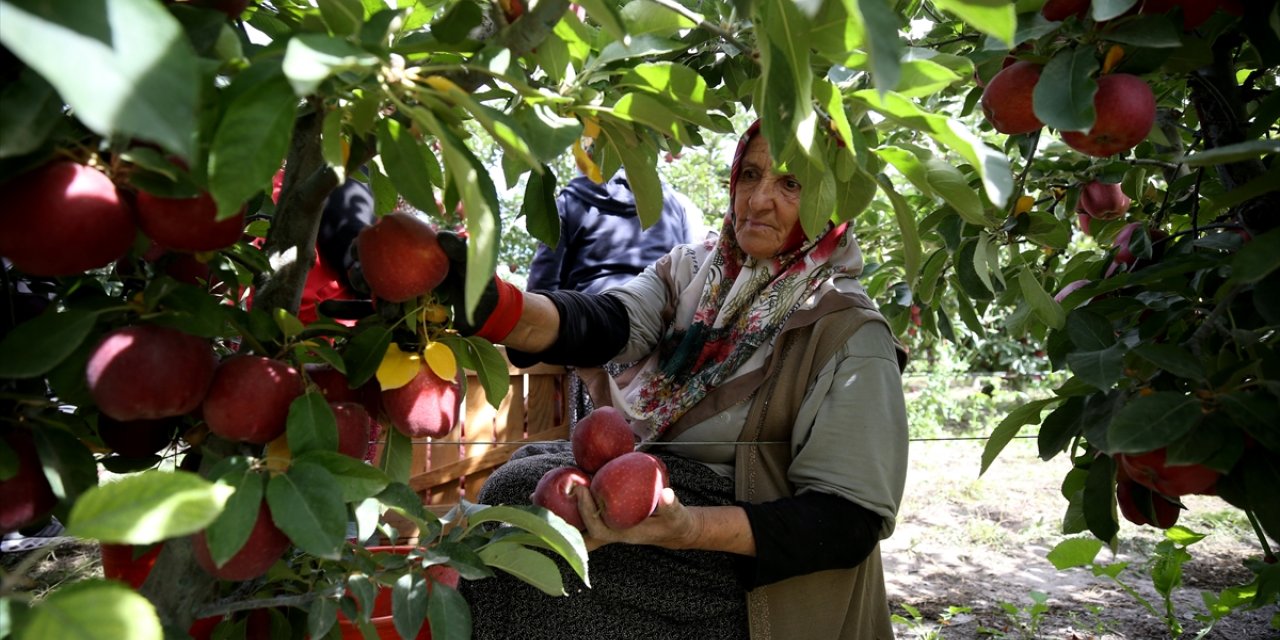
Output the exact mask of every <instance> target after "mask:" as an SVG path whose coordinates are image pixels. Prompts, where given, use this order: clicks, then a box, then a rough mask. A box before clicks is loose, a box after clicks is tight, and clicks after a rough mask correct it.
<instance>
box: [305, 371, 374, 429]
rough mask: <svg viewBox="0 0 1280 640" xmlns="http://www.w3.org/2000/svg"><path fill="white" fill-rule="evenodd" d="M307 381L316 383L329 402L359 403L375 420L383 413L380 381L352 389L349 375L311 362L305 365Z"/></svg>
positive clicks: (370, 380)
mask: <svg viewBox="0 0 1280 640" xmlns="http://www.w3.org/2000/svg"><path fill="white" fill-rule="evenodd" d="M303 371H304V372H305V373H306V375H307V379H308V380H310V381H311V382H314V383H315V385H316V387H317V388H319V389H320V393H321V394H323V395H324V399H325V400H328V401H329V402H359V403H360V404H361V405H362V406H364V410H365V411H367V412H368V413H369V416H370V418H374V417H376V416H377V415H378V413H379V412H381V411H382V397H381V396H382V390H381V389H379V388H378V379H377V378H369V381H368V382H366V383H364V384H363V385H360V386H359V387H357V388H355V389H352V388H351V382H350V381H349V380H348V379H347V374H345V373H343V372H341V371H338V370H337V369H335V368H333V366H332V365H328V364H320V363H317V362H309V363H307V364H305V365H303Z"/></svg>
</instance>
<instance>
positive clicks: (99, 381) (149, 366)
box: [85, 324, 217, 422]
mask: <svg viewBox="0 0 1280 640" xmlns="http://www.w3.org/2000/svg"><path fill="white" fill-rule="evenodd" d="M215 366H217V357H216V356H214V354H213V347H212V346H211V345H210V344H209V341H208V340H205V339H204V338H198V337H196V336H193V335H190V334H186V333H183V332H181V331H178V330H177V329H170V328H168V327H162V326H159V325H149V324H140V325H133V326H128V327H122V328H120V329H116V330H115V331H112V332H110V333H108V334H107V335H105V336H104V337H103V338H102V340H101V341H99V342H98V344H97V346H96V347H94V350H93V353H92V354H90V356H89V362H88V364H87V365H86V366H85V377H86V378H87V379H88V384H89V393H90V395H92V396H93V399H94V402H95V403H97V405H98V409H99V410H100V411H102V413H104V414H106V415H107V416H110V417H111V418H114V419H115V420H119V421H121V422H130V421H133V420H154V419H158V418H168V417H171V416H180V415H183V414H185V413H189V412H191V411H193V410H195V409H196V407H199V406H200V402H201V400H203V399H204V397H205V392H206V391H207V390H208V389H209V383H210V381H211V380H212V379H213V372H214V367H215Z"/></svg>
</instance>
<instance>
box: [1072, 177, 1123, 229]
mask: <svg viewBox="0 0 1280 640" xmlns="http://www.w3.org/2000/svg"><path fill="white" fill-rule="evenodd" d="M1130 204H1133V200H1131V199H1130V198H1129V196H1127V195H1125V194H1124V190H1123V189H1121V188H1120V185H1119V184H1115V183H1110V182H1099V181H1097V180H1094V181H1093V182H1090V183H1089V184H1086V185H1085V186H1084V187H1083V188H1081V189H1080V200H1079V201H1078V202H1077V204H1076V210H1077V211H1083V212H1085V213H1086V214H1088V215H1089V216H1090V217H1092V218H1094V219H1097V220H1115V219H1116V218H1119V217H1121V216H1123V215H1124V214H1125V213H1127V212H1128V211H1129V205H1130Z"/></svg>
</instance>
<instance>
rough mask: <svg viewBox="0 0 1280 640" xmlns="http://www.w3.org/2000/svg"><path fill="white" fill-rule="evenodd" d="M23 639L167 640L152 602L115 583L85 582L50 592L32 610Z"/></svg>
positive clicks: (108, 581) (21, 635) (23, 631)
mask: <svg viewBox="0 0 1280 640" xmlns="http://www.w3.org/2000/svg"><path fill="white" fill-rule="evenodd" d="M19 637H21V638H24V639H26V638H31V639H35V638H75V639H76V640H119V639H120V638H129V640H164V628H163V627H162V626H161V624H160V617H159V616H158V615H157V614H156V609H155V607H154V606H152V604H151V601H150V600H147V599H146V598H144V597H142V595H141V594H139V593H138V592H137V591H134V590H133V589H130V588H129V587H128V586H127V585H125V584H123V583H121V582H117V581H115V580H85V581H82V582H73V583H70V584H66V585H64V586H61V587H59V588H57V589H54V590H52V591H50V592H49V594H48V595H47V596H45V598H44V599H43V600H41V601H40V603H39V604H37V605H36V606H35V607H33V608H32V609H31V613H30V617H29V618H28V619H27V624H26V626H25V628H23V629H22V633H20V634H19Z"/></svg>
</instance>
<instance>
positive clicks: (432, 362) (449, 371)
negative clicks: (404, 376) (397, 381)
mask: <svg viewBox="0 0 1280 640" xmlns="http://www.w3.org/2000/svg"><path fill="white" fill-rule="evenodd" d="M423 354H424V356H425V358H426V361H427V366H429V367H431V371H432V372H433V373H435V374H436V377H438V378H440V379H441V380H453V379H454V378H455V377H457V375H458V359H457V358H455V357H454V355H453V350H452V349H450V348H449V346H448V345H446V344H444V343H443V342H428V343H427V348H426V349H425V350H424V351H423ZM405 384H407V381H406V383H405ZM400 386H404V385H403V384H401V385H400ZM386 388H387V387H383V389H386Z"/></svg>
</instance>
